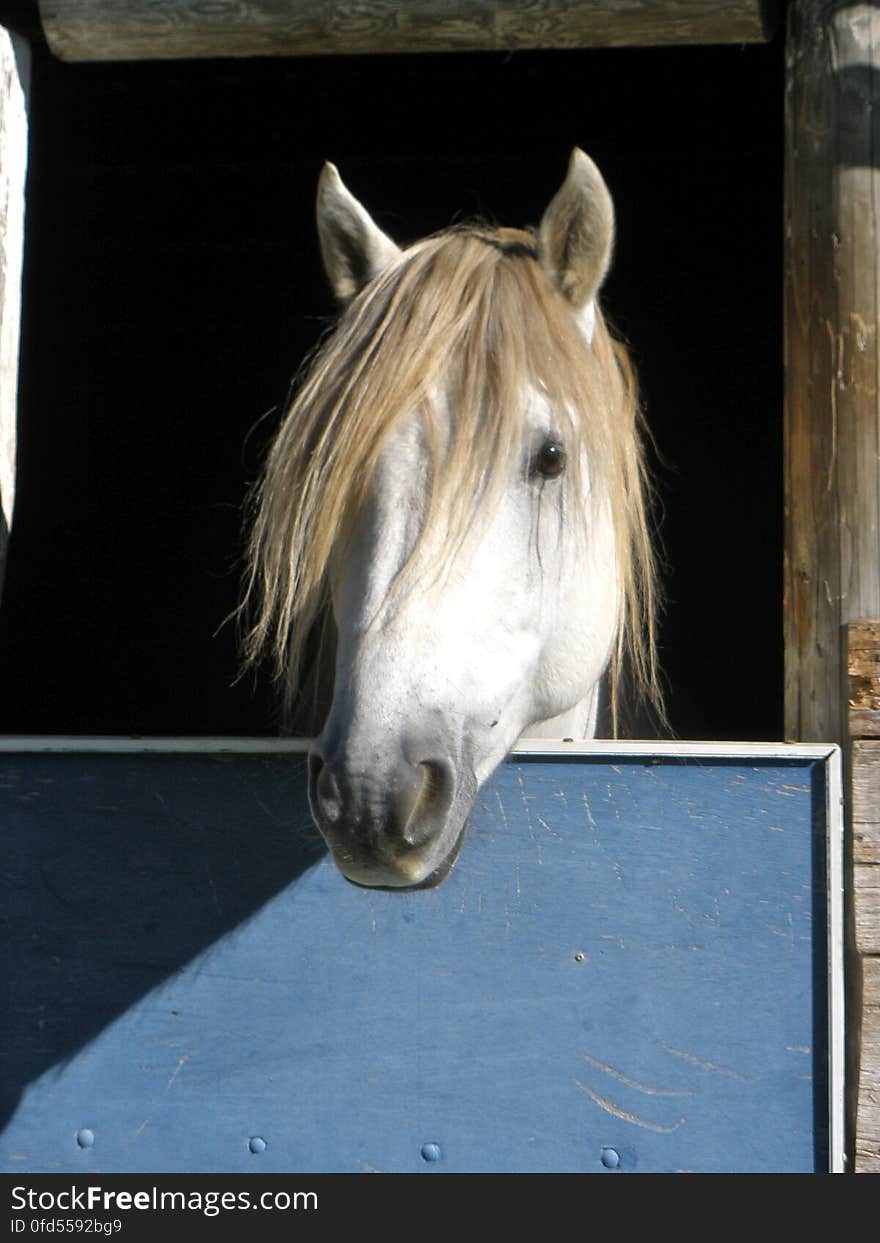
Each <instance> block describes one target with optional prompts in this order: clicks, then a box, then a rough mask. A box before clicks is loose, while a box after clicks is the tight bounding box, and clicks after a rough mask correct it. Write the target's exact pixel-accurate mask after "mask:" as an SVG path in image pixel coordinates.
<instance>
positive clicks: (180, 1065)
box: [165, 1053, 192, 1092]
mask: <svg viewBox="0 0 880 1243" xmlns="http://www.w3.org/2000/svg"><path fill="white" fill-rule="evenodd" d="M191 1057H192V1054H191V1053H184V1055H183V1057H182V1058H181V1059H180V1061H179V1062H178V1063H177V1065H176V1066H175V1067H174V1070H173V1072H172V1074H171V1078H170V1079H169V1080H168V1082H167V1083H166V1084H165V1090H166V1092H167V1090H168V1089H169V1088H170V1087H171V1085H172V1083H173V1082H174V1080H175V1079H176V1078H177V1076H178V1075H179V1074H180V1072H181V1071H182V1070H183V1068H184V1066H185V1065H186V1063H187V1062H188V1061H189V1059H190V1058H191Z"/></svg>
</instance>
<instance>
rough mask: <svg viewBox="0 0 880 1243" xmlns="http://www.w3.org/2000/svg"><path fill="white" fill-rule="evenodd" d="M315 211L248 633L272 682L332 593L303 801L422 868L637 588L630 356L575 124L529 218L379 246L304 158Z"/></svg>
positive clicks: (543, 731)
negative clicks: (334, 318)
mask: <svg viewBox="0 0 880 1243" xmlns="http://www.w3.org/2000/svg"><path fill="white" fill-rule="evenodd" d="M317 216H318V231H319V238H320V244H321V251H322V256H323V260H324V265H325V268H326V271H327V274H328V276H329V279H330V282H331V284H332V286H333V289H334V291H335V293H336V295H337V298H338V299H339V301H340V303H342V305H343V307H344V310H343V313H342V317H341V320H340V323H339V325H338V327H337V330H336V333H335V334H334V336H333V337H332V338H331V339H330V341H329V342H328V343H327V344H325V346H324V347H323V349H322V350H321V351H320V353H319V354H318V356H317V358H316V360H315V362H314V363H313V366H312V369H311V371H310V372H309V375H308V377H307V378H306V380H305V382H304V384H303V385H302V387H301V389H300V392H299V394H298V396H297V398H296V399H295V401H294V403H293V406H292V408H291V411H290V413H289V415H288V417H287V419H286V420H285V422H284V424H283V425H282V428H281V431H280V432H279V435H278V438H277V439H276V442H275V444H274V446H273V449H272V451H271V453H270V458H269V462H268V465H267V470H266V475H265V478H264V480H263V483H262V490H261V493H260V498H259V508H258V513H257V519H256V522H255V525H254V532H253V536H252V565H253V569H252V576H253V577H252V584H251V587H252V590H257V592H258V594H259V597H260V600H261V611H260V613H259V616H258V621H257V624H256V625H255V627H254V630H253V632H252V636H251V641H252V646H253V648H254V650H257V649H258V648H259V647H261V646H262V645H264V644H265V643H266V641H267V636H268V635H269V634H270V632H271V633H272V634H273V636H274V638H273V641H274V644H275V647H276V655H277V657H278V661H279V666H280V667H281V668H283V669H284V670H285V671H286V676H287V677H288V679H289V681H290V682H291V684H293V682H294V681H295V678H296V670H297V668H298V660H299V654H300V645H301V643H302V636H303V634H304V632H305V628H306V627H307V626H308V625H309V624H311V623H312V622H313V621H314V618H315V616H316V615H317V613H318V612H319V610H320V608H321V607H322V606H328V605H329V607H330V608H332V614H333V619H334V621H335V629H336V661H335V685H334V692H333V700H332V706H331V708H330V711H329V714H328V716H327V719H326V721H325V723H324V727H323V730H322V731H321V733H320V736H319V737H317V738H316V739H315V740H314V741H313V743H312V745H311V748H310V752H309V798H310V804H311V808H312V813H313V816H314V819H315V822H316V824H317V826H318V827H319V829H320V831H321V833H322V834H323V836H324V838H325V840H326V842H327V844H328V846H329V847H330V849H331V851H332V853H333V857H334V859H335V861H336V863H337V865H338V866H339V868H340V870H341V871H342V872H343V874H344V875H345V876H346V877H347V878H348V879H349V880H351V881H353V882H355V883H357V884H360V885H366V886H380V887H390V888H412V887H418V886H426V885H432V884H436V883H438V881H439V880H441V879H442V878H443V876H444V875H445V874H446V872H447V871H448V869H449V867H450V866H451V864H452V863H453V861H454V859H455V857H456V855H457V853H458V850H459V848H460V845H461V842H462V838H463V836H464V832H465V826H466V822H467V818H468V814H469V811H470V809H471V806H472V803H473V800H474V797H475V795H476V792H477V790H478V789H479V787H480V786H481V784H482V783H483V782H484V781H485V780H486V779H487V777H488V776H489V775H490V774H491V773H492V772H493V770H494V769H495V767H496V766H497V765H498V763H499V762H500V761H501V760H502V759H503V758H504V756H505V755H506V754H507V753H508V751H509V750H510V748H511V747H512V746H513V744H514V743H515V742H516V741H517V740H518V739H519V738H520V737H522V736H524V735H525V736H545V737H554V736H555V737H560V738H561V737H563V736H573V735H575V734H577V735H578V736H580V737H587V736H591V735H592V732H593V729H594V723H595V714H596V701H597V688H598V685H599V682H600V679H601V678H602V675H603V673H604V672H605V670H606V668H607V666H608V664H609V661H611V660H614V659H615V658H616V656H617V655H618V654H619V652H620V650H621V645H622V643H623V642H624V636H625V634H626V633H633V632H634V631H635V629H636V627H637V623H638V618H639V615H643V614H644V612H645V607H646V601H647V600H648V598H649V596H650V584H651V564H650V551H649V548H648V543H647V537H646V534H645V521H644V510H643V505H642V479H641V476H642V465H641V455H640V450H639V440H638V434H637V413H636V401H635V396H634V389H633V385H632V382H631V372H630V371H629V369H628V366H627V363H626V359H625V355H624V352H623V350H622V347H619V346H618V345H617V344H616V343H615V342H613V341H612V339H611V338H610V336H609V333H608V331H607V329H606V327H605V323H604V320H603V318H602V315H601V313H600V311H599V310H598V308H597V303H596V299H597V294H598V291H599V288H600V285H601V283H602V280H603V278H604V276H605V274H606V271H607V268H608V263H609V259H610V255H611V250H612V242H613V232H614V223H613V208H612V202H611V196H610V194H609V192H608V190H607V187H606V185H605V183H604V181H603V179H602V177H601V175H600V174H599V171H598V169H597V168H596V166H595V164H594V163H593V162H592V161H591V160H590V159H589V158H588V157H587V156H586V155H585V154H584V153H583V152H581V151H579V150H576V151H574V153H573V154H572V157H571V161H570V164H569V168H568V173H567V176H566V178H565V181H564V183H563V185H562V187H561V189H560V190H559V191H558V193H557V194H556V196H555V197H554V198H553V200H552V202H551V203H550V205H549V206H548V208H547V210H546V211H545V213H544V215H543V218H542V220H541V223H540V226H539V228H538V229H537V231H536V232H534V233H527V232H522V231H519V230H515V229H504V228H494V227H493V228H488V227H485V226H482V225H474V226H468V227H461V228H455V229H451V230H448V231H446V232H444V233H442V234H438V235H436V236H435V237H432V238H428V239H425V240H423V241H421V242H417V243H415V244H414V245H413V246H410V247H408V248H406V249H400V248H399V247H398V246H397V245H396V244H395V243H394V242H393V241H392V240H391V239H390V238H389V237H388V236H387V235H386V234H385V233H384V232H383V231H382V230H381V229H380V228H379V227H378V225H377V224H376V223H375V222H374V221H373V220H372V218H371V217H370V215H369V214H368V212H367V211H366V210H365V208H364V207H363V206H362V205H361V204H360V203H359V202H358V201H357V200H356V199H355V198H354V197H353V195H352V194H351V193H350V192H349V191H348V190H347V189H346V187H345V186H344V184H343V182H342V181H341V179H340V177H339V174H338V172H337V170H336V169H335V167H334V166H333V165H330V164H328V165H326V166H325V168H324V170H323V172H322V174H321V178H320V183H319V188H318V202H317ZM632 646H633V650H634V651H635V653H636V657H637V663H638V661H639V660H641V663H642V664H643V665H644V664H645V663H646V662H647V661H649V659H650V653H648V655H647V656H646V654H645V649H644V647H642V646H640V645H639V641H638V639H636V641H635V642H634V643H633V645H632Z"/></svg>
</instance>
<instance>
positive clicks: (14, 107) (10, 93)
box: [0, 27, 27, 595]
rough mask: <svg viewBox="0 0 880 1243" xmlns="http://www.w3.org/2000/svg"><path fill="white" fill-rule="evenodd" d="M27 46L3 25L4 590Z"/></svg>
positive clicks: (0, 421)
mask: <svg viewBox="0 0 880 1243" xmlns="http://www.w3.org/2000/svg"><path fill="white" fill-rule="evenodd" d="M22 55H23V49H22V46H21V44H20V43H18V44H17V43H16V42H15V41H14V39H13V36H12V35H10V34H9V32H8V31H6V30H4V29H2V27H0V595H2V591H3V574H4V570H5V567H6V549H7V541H8V536H9V530H10V528H11V526H12V510H13V506H14V503H15V429H16V410H17V404H18V341H19V328H20V320H21V266H22V253H23V248H24V182H25V170H26V167H27V112H26V108H25V82H24V80H23V79H24V77H25V73H26V70H24V69H23V68H22V65H21V64H20V58H21V57H22Z"/></svg>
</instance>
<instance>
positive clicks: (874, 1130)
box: [854, 958, 880, 1174]
mask: <svg viewBox="0 0 880 1243" xmlns="http://www.w3.org/2000/svg"><path fill="white" fill-rule="evenodd" d="M861 1047H862V1061H861V1068H860V1073H859V1093H858V1117H857V1125H856V1150H855V1163H854V1164H855V1169H856V1172H857V1173H860V1174H880V958H865V959H863V960H862V1022H861Z"/></svg>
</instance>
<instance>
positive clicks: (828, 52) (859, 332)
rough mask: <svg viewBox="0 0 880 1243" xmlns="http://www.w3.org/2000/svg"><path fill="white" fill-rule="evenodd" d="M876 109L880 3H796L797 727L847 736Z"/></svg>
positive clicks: (877, 213) (796, 730)
mask: <svg viewBox="0 0 880 1243" xmlns="http://www.w3.org/2000/svg"><path fill="white" fill-rule="evenodd" d="M878 114H880V14H878V13H877V11H876V9H875V8H874V7H873V6H872V5H870V4H853V5H850V6H847V7H845V8H839V9H838V8H837V7H836V6H831V5H828V4H827V3H826V2H825V0H796V3H794V4H792V5H791V6H790V7H789V30H788V45H787V79H786V135H787V152H786V195H785V199H786V203H785V214H786V256H785V273H786V292H785V345H784V354H785V372H786V394H785V495H786V506H785V510H786V522H785V525H786V551H785V650H786V671H785V717H786V725H785V729H786V736H787V737H789V738H792V739H802V740H808V739H811V740H820V739H821V740H823V741H837V742H843V741H844V732H845V725H846V721H845V715H844V705H843V703H842V696H841V694H840V688H841V685H842V675H843V670H844V654H843V652H842V650H841V628H842V626H843V625H844V624H845V623H846V622H847V621H848V620H849V619H850V618H853V617H877V616H880V557H878V536H880V455H878V452H877V445H878V429H880V408H878V383H877V376H878V336H877V315H878V286H880V246H878V223H877V222H878V219H880V169H878V168H877V167H876V166H875V163H876V161H875V156H874V150H873V121H872V118H873V117H875V116H877V115H878ZM857 710H858V711H860V712H861V711H863V710H864V709H863V708H862V707H861V706H859V707H858V709H857ZM861 724H864V722H863V721H862V722H861Z"/></svg>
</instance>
